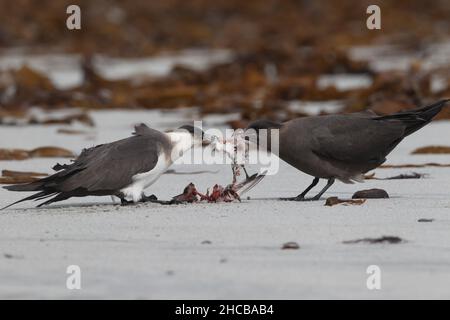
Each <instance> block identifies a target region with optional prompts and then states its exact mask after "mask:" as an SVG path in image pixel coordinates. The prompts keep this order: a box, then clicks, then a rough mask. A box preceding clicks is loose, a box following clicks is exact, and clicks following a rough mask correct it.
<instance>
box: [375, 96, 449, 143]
mask: <svg viewBox="0 0 450 320" xmlns="http://www.w3.org/2000/svg"><path fill="white" fill-rule="evenodd" d="M449 101H450V99H445V100H441V101H438V102H436V103H433V104H431V105H429V106H426V107H423V108H419V109H414V110H408V111H403V112H399V113H395V114H391V115H387V116H381V117H377V118H376V119H377V120H400V121H402V122H403V123H405V124H406V130H405V136H409V135H410V134H412V133H414V132H416V131H417V130H419V129H420V128H422V127H423V126H425V125H427V124H428V123H429V122H430V121H431V120H432V119H433V118H434V117H435V116H436V115H437V114H438V113H439V112H441V110H442V108H443V107H444V106H445V105H446V103H447V102H449Z"/></svg>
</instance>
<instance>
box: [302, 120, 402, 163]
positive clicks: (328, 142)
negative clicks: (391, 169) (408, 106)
mask: <svg viewBox="0 0 450 320" xmlns="http://www.w3.org/2000/svg"><path fill="white" fill-rule="evenodd" d="M403 133H404V127H403V125H402V124H401V123H386V122H380V121H374V120H372V119H369V118H368V119H364V118H358V117H352V116H340V117H335V118H333V119H330V120H329V121H327V122H325V123H323V124H322V125H320V126H317V127H314V128H313V130H312V132H311V144H310V147H311V149H312V151H313V152H314V153H316V154H317V155H319V156H321V157H326V158H329V159H333V160H337V161H345V162H354V163H360V162H372V161H374V162H377V161H383V159H384V158H385V156H386V155H387V153H389V152H390V151H391V150H392V148H393V146H395V145H396V144H397V143H398V142H399V141H400V140H401V139H402V136H403ZM399 139H400V140H399Z"/></svg>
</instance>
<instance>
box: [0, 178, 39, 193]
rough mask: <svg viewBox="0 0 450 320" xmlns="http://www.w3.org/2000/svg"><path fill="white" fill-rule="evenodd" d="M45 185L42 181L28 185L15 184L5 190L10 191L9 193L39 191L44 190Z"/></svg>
mask: <svg viewBox="0 0 450 320" xmlns="http://www.w3.org/2000/svg"><path fill="white" fill-rule="evenodd" d="M44 185H45V183H44V182H43V181H41V180H38V181H35V182H31V183H26V184H13V185H10V186H5V187H3V189H6V190H9V191H39V190H42V188H43V187H44Z"/></svg>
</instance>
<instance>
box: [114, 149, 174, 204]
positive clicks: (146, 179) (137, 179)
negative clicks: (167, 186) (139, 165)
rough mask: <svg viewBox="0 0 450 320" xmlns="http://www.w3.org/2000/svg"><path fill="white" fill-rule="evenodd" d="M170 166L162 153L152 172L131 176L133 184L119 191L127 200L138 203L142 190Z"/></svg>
mask: <svg viewBox="0 0 450 320" xmlns="http://www.w3.org/2000/svg"><path fill="white" fill-rule="evenodd" d="M170 165H171V163H170V162H169V161H168V160H167V158H166V156H165V155H164V153H161V154H160V155H159V157H158V162H157V163H156V166H155V167H154V168H153V169H152V170H150V171H148V172H144V173H139V174H137V175H135V176H133V183H132V184H130V185H129V186H127V187H125V188H123V189H122V190H120V191H121V192H122V193H123V194H124V196H125V198H126V199H127V200H132V201H133V202H138V201H139V200H141V197H142V193H143V192H144V190H145V189H146V188H148V187H149V186H151V185H152V184H153V183H154V182H155V181H156V180H158V178H159V177H160V176H161V175H162V174H163V173H164V172H165V171H166V170H167V168H168V167H169V166H170Z"/></svg>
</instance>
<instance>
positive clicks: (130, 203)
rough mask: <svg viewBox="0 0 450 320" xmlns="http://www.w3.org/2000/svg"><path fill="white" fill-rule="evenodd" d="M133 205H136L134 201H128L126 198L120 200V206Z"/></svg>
mask: <svg viewBox="0 0 450 320" xmlns="http://www.w3.org/2000/svg"><path fill="white" fill-rule="evenodd" d="M132 204H134V202H133V201H128V200H127V199H125V198H120V205H121V206H129V205H132Z"/></svg>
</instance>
